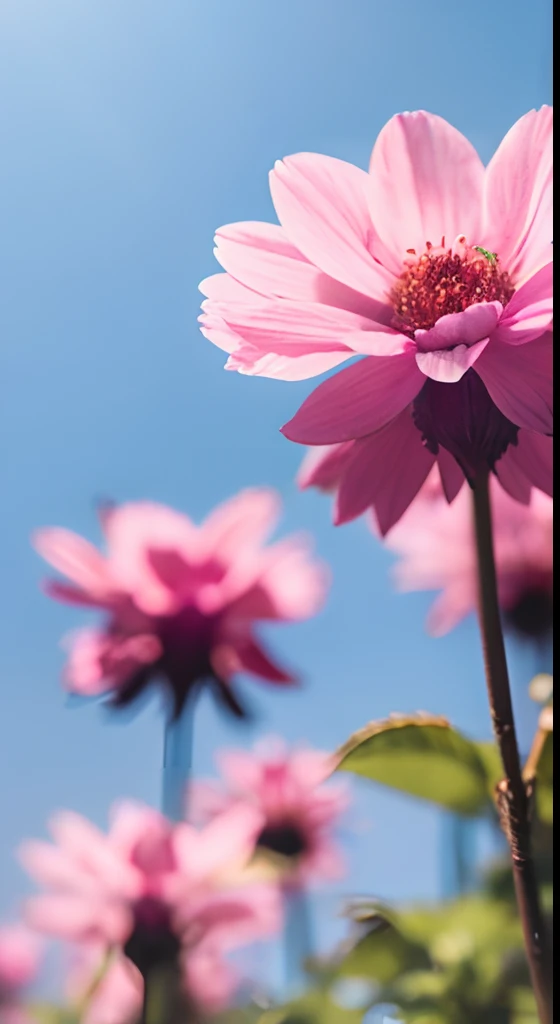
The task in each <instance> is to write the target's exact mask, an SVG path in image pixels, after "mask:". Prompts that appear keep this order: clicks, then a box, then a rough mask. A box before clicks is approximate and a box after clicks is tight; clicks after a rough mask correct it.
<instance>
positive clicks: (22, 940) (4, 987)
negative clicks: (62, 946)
mask: <svg viewBox="0 0 560 1024" xmlns="http://www.w3.org/2000/svg"><path fill="white" fill-rule="evenodd" d="M42 952H43V943H42V941H41V940H40V939H39V938H38V936H37V935H34V934H33V933H32V932H30V931H29V929H28V928H26V927H25V925H23V924H20V923H17V924H6V925H3V926H2V927H0V1024H32V1021H31V1018H30V1017H29V1016H28V1014H27V1013H26V1011H25V1009H24V1007H23V1006H21V1005H20V998H21V996H22V995H23V991H24V989H26V988H27V986H28V985H30V984H31V983H32V982H33V981H34V980H35V978H36V976H37V974H38V972H39V967H40V964H41V957H42Z"/></svg>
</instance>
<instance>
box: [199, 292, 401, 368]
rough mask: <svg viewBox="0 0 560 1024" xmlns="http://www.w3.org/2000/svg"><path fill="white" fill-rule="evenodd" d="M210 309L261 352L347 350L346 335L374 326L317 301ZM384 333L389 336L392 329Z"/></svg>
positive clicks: (278, 301)
mask: <svg viewBox="0 0 560 1024" xmlns="http://www.w3.org/2000/svg"><path fill="white" fill-rule="evenodd" d="M212 308H213V310H214V312H215V313H216V314H217V315H218V316H220V317H221V318H222V319H223V320H224V321H225V323H226V324H227V326H228V327H229V328H230V330H232V331H234V332H235V333H236V334H238V335H239V336H240V337H241V338H242V339H243V341H245V342H247V343H248V344H249V345H252V346H254V347H255V348H256V349H258V350H259V351H260V352H261V354H268V353H271V352H274V353H276V354H277V355H307V354H314V353H316V352H344V351H347V352H348V353H350V352H351V351H352V348H351V346H349V345H347V344H346V342H345V335H349V334H353V333H357V332H360V331H370V330H373V329H374V328H375V326H376V325H375V324H374V323H373V321H372V320H369V319H368V318H367V317H364V316H360V315H359V314H358V313H352V312H350V310H346V309H337V308H336V307H334V306H323V305H321V304H320V303H318V302H289V301H287V300H284V299H270V300H268V301H266V302H259V303H258V304H256V305H252V304H251V303H249V302H247V303H245V302H244V303H236V304H233V303H231V304H225V303H214V304H213V307H212ZM381 330H382V328H381ZM375 333H377V332H375ZM386 333H387V337H388V338H389V339H392V337H393V334H394V333H395V332H393V331H387V332H386ZM384 336H385V334H383V337H384Z"/></svg>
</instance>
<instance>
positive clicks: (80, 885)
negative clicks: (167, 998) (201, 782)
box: [21, 803, 281, 1005]
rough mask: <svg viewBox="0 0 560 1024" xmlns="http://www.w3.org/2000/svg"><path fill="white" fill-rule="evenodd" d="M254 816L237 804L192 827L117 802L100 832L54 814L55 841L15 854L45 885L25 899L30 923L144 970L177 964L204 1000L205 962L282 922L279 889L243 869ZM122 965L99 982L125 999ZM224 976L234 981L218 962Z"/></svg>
mask: <svg viewBox="0 0 560 1024" xmlns="http://www.w3.org/2000/svg"><path fill="white" fill-rule="evenodd" d="M258 820H259V818H258V815H257V814H256V812H255V811H253V810H252V809H251V808H249V807H247V806H244V807H242V806H237V807H232V808H231V809H229V810H227V811H226V812H224V814H222V815H219V816H218V817H217V818H216V819H215V820H214V821H212V822H211V823H210V824H209V825H207V826H206V828H204V829H202V830H197V829H195V828H193V827H192V826H191V825H187V824H185V823H179V824H172V823H171V822H168V821H167V820H166V819H165V818H164V817H163V816H162V815H160V814H159V813H158V812H156V811H154V810H152V809H150V808H148V807H144V806H142V805H136V804H131V803H123V804H120V805H117V807H116V808H115V809H114V811H113V816H112V822H111V827H110V829H109V831H108V833H107V834H104V833H102V832H100V831H99V830H98V829H97V828H95V827H94V826H93V825H92V824H90V823H89V822H88V821H86V820H85V819H83V818H81V817H79V816H78V815H74V814H69V813H65V814H61V815H59V816H58V817H56V818H54V819H53V821H52V822H51V831H52V833H53V837H54V839H55V844H54V845H51V844H50V843H45V842H28V843H26V844H24V846H23V847H22V850H21V858H22V861H23V863H24V865H25V866H26V867H27V869H28V871H29V872H30V874H31V875H32V876H33V877H34V878H35V879H36V880H37V881H38V882H39V883H41V884H42V885H43V886H45V888H46V889H47V892H46V893H44V894H42V895H39V896H36V897H34V898H32V899H31V900H30V901H29V903H28V906H27V917H28V920H29V921H30V923H31V924H32V925H33V926H34V927H35V928H36V929H37V930H38V931H42V932H44V933H46V934H50V935H53V936H56V937H58V938H62V939H66V940H71V941H74V942H78V943H83V944H84V945H85V946H86V947H90V952H91V949H93V951H94V953H95V951H96V950H101V951H102V950H104V949H105V950H106V949H111V948H113V947H115V948H116V949H117V950H118V949H120V950H121V951H122V952H123V953H124V954H125V956H126V957H127V958H128V960H130V961H132V963H133V964H134V965H135V966H136V967H137V968H138V970H139V971H140V974H141V975H142V976H144V975H145V974H146V972H147V971H148V970H149V969H151V967H152V966H154V965H155V964H157V963H160V962H178V963H179V964H183V965H184V975H185V984H186V987H187V988H188V991H189V995H190V996H192V997H193V998H195V999H197V1000H198V999H200V1000H202V1001H204V999H205V991H206V990H205V980H204V979H205V978H207V973H208V972H207V966H208V963H209V962H210V961H212V962H213V963H214V964H217V963H218V961H219V962H220V963H221V961H222V959H223V957H224V954H225V953H226V952H227V951H228V950H230V949H234V948H236V947H237V946H242V945H245V944H247V943H249V942H253V941H254V940H255V939H256V938H259V937H266V936H270V935H272V934H274V932H275V931H276V930H277V929H278V927H279V923H280V913H281V911H280V906H279V900H278V895H277V892H276V889H275V888H274V887H273V886H270V885H264V884H263V883H260V884H256V883H255V881H254V880H251V881H249V880H246V879H245V877H244V874H243V869H244V866H245V865H246V863H247V861H248V859H249V858H250V856H251V855H252V851H253V839H254V832H255V827H256V824H257V822H258ZM118 963H119V961H117V964H118ZM113 966H114V965H113ZM121 968H122V965H121ZM121 968H117V967H115V970H118V973H119V976H120V977H117V979H116V980H115V979H114V978H113V980H111V978H112V975H111V974H109V979H108V981H107V982H106V984H107V985H108V986H109V988H111V987H112V986H113V985H114V986H116V987H117V989H118V990H119V991H120V992H121V995H122V1001H123V1003H124V1004H126V1005H128V1003H129V1002H130V1001H131V1000H132V994H131V988H132V987H134V985H135V980H134V979H135V978H136V975H135V974H134V972H130V971H129V970H128V967H127V971H126V972H124V973H125V974H126V975H127V977H126V978H123V976H122V975H123V971H122V969H121ZM110 970H111V971H112V970H113V967H111V968H110ZM226 973H227V975H228V978H232V984H233V976H232V975H231V972H230V971H229V968H228V966H227V964H224V966H223V971H222V975H225V974H226ZM201 978H202V980H201ZM126 989H127V990H128V991H126ZM220 991H222V992H225V985H223V984H222V986H221V989H220ZM228 991H229V989H228ZM208 998H209V997H208ZM102 1005H103V1003H102Z"/></svg>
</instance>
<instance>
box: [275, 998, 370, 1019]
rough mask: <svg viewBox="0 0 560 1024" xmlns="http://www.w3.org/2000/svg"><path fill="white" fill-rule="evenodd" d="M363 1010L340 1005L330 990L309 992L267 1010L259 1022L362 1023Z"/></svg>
mask: <svg viewBox="0 0 560 1024" xmlns="http://www.w3.org/2000/svg"><path fill="white" fill-rule="evenodd" d="M363 1016H364V1011H363V1009H362V1010H347V1009H345V1008H344V1007H342V1006H338V1005H337V1004H336V1003H335V1002H334V1000H333V999H332V997H331V996H330V995H329V993H328V992H308V993H306V994H305V995H304V996H302V997H301V999H296V1000H294V1001H293V1002H291V1003H287V1004H286V1006H283V1007H278V1008H275V1009H273V1010H267V1011H266V1012H265V1013H264V1014H263V1016H262V1017H261V1018H260V1020H259V1024H361V1022H362V1020H363Z"/></svg>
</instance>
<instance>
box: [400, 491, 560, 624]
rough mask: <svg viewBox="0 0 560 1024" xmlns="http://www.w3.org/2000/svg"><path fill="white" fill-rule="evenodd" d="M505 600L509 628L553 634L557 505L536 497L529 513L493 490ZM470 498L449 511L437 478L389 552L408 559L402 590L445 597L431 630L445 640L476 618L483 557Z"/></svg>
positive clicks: (461, 499) (405, 519) (407, 516)
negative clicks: (465, 621)
mask: <svg viewBox="0 0 560 1024" xmlns="http://www.w3.org/2000/svg"><path fill="white" fill-rule="evenodd" d="M491 498H492V516H493V521H494V545H495V555H496V570H497V575H498V594H499V600H500V605H501V608H502V610H503V612H504V616H505V620H506V623H507V624H509V625H510V627H511V628H513V629H514V630H516V631H517V632H518V633H520V634H521V635H524V636H539V635H542V634H544V633H546V632H547V631H548V630H549V629H550V628H551V626H552V499H551V498H549V497H547V495H545V494H543V493H542V492H541V491H537V490H533V492H532V495H531V502H530V504H529V505H521V504H519V502H516V501H514V500H513V499H512V498H511V497H510V496H509V495H508V494H506V493H505V491H504V490H502V488H501V487H500V486H499V484H498V482H497V481H495V480H492V482H491ZM473 530H474V528H473V522H472V510H471V501H470V494H469V492H468V491H467V490H465V489H464V488H463V490H461V492H460V493H459V495H458V496H457V497H456V498H455V500H454V501H453V503H452V504H451V505H448V504H447V502H446V500H445V498H444V496H443V493H442V491H441V486H440V485H439V481H438V478H437V475H436V476H434V475H433V474H431V475H430V477H429V478H428V480H427V481H426V483H425V484H424V487H423V488H422V490H421V492H420V494H419V495H418V497H417V498H416V500H415V502H414V503H413V504H412V506H411V507H410V508H409V509H408V511H407V512H406V514H405V515H404V516H403V518H402V519H401V521H400V523H398V524H397V525H396V526H395V527H394V528H393V529H392V530H391V532H390V533H389V535H388V537H387V547H389V548H390V549H391V550H392V551H395V552H396V553H397V554H398V555H400V556H401V558H400V562H399V564H398V565H397V567H396V572H395V579H396V582H397V585H398V586H399V588H400V589H401V590H405V591H409V590H441V594H440V596H439V597H438V599H437V600H436V602H435V604H434V605H433V607H432V610H431V612H430V617H429V620H428V628H429V630H430V632H431V633H433V634H435V635H436V636H441V635H442V634H443V633H447V632H448V631H449V630H450V629H452V628H453V627H454V626H456V625H457V623H458V622H459V621H460V620H461V619H462V618H464V616H466V615H468V614H469V613H470V612H472V611H475V610H476V606H477V574H476V551H475V547H474V532H473Z"/></svg>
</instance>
